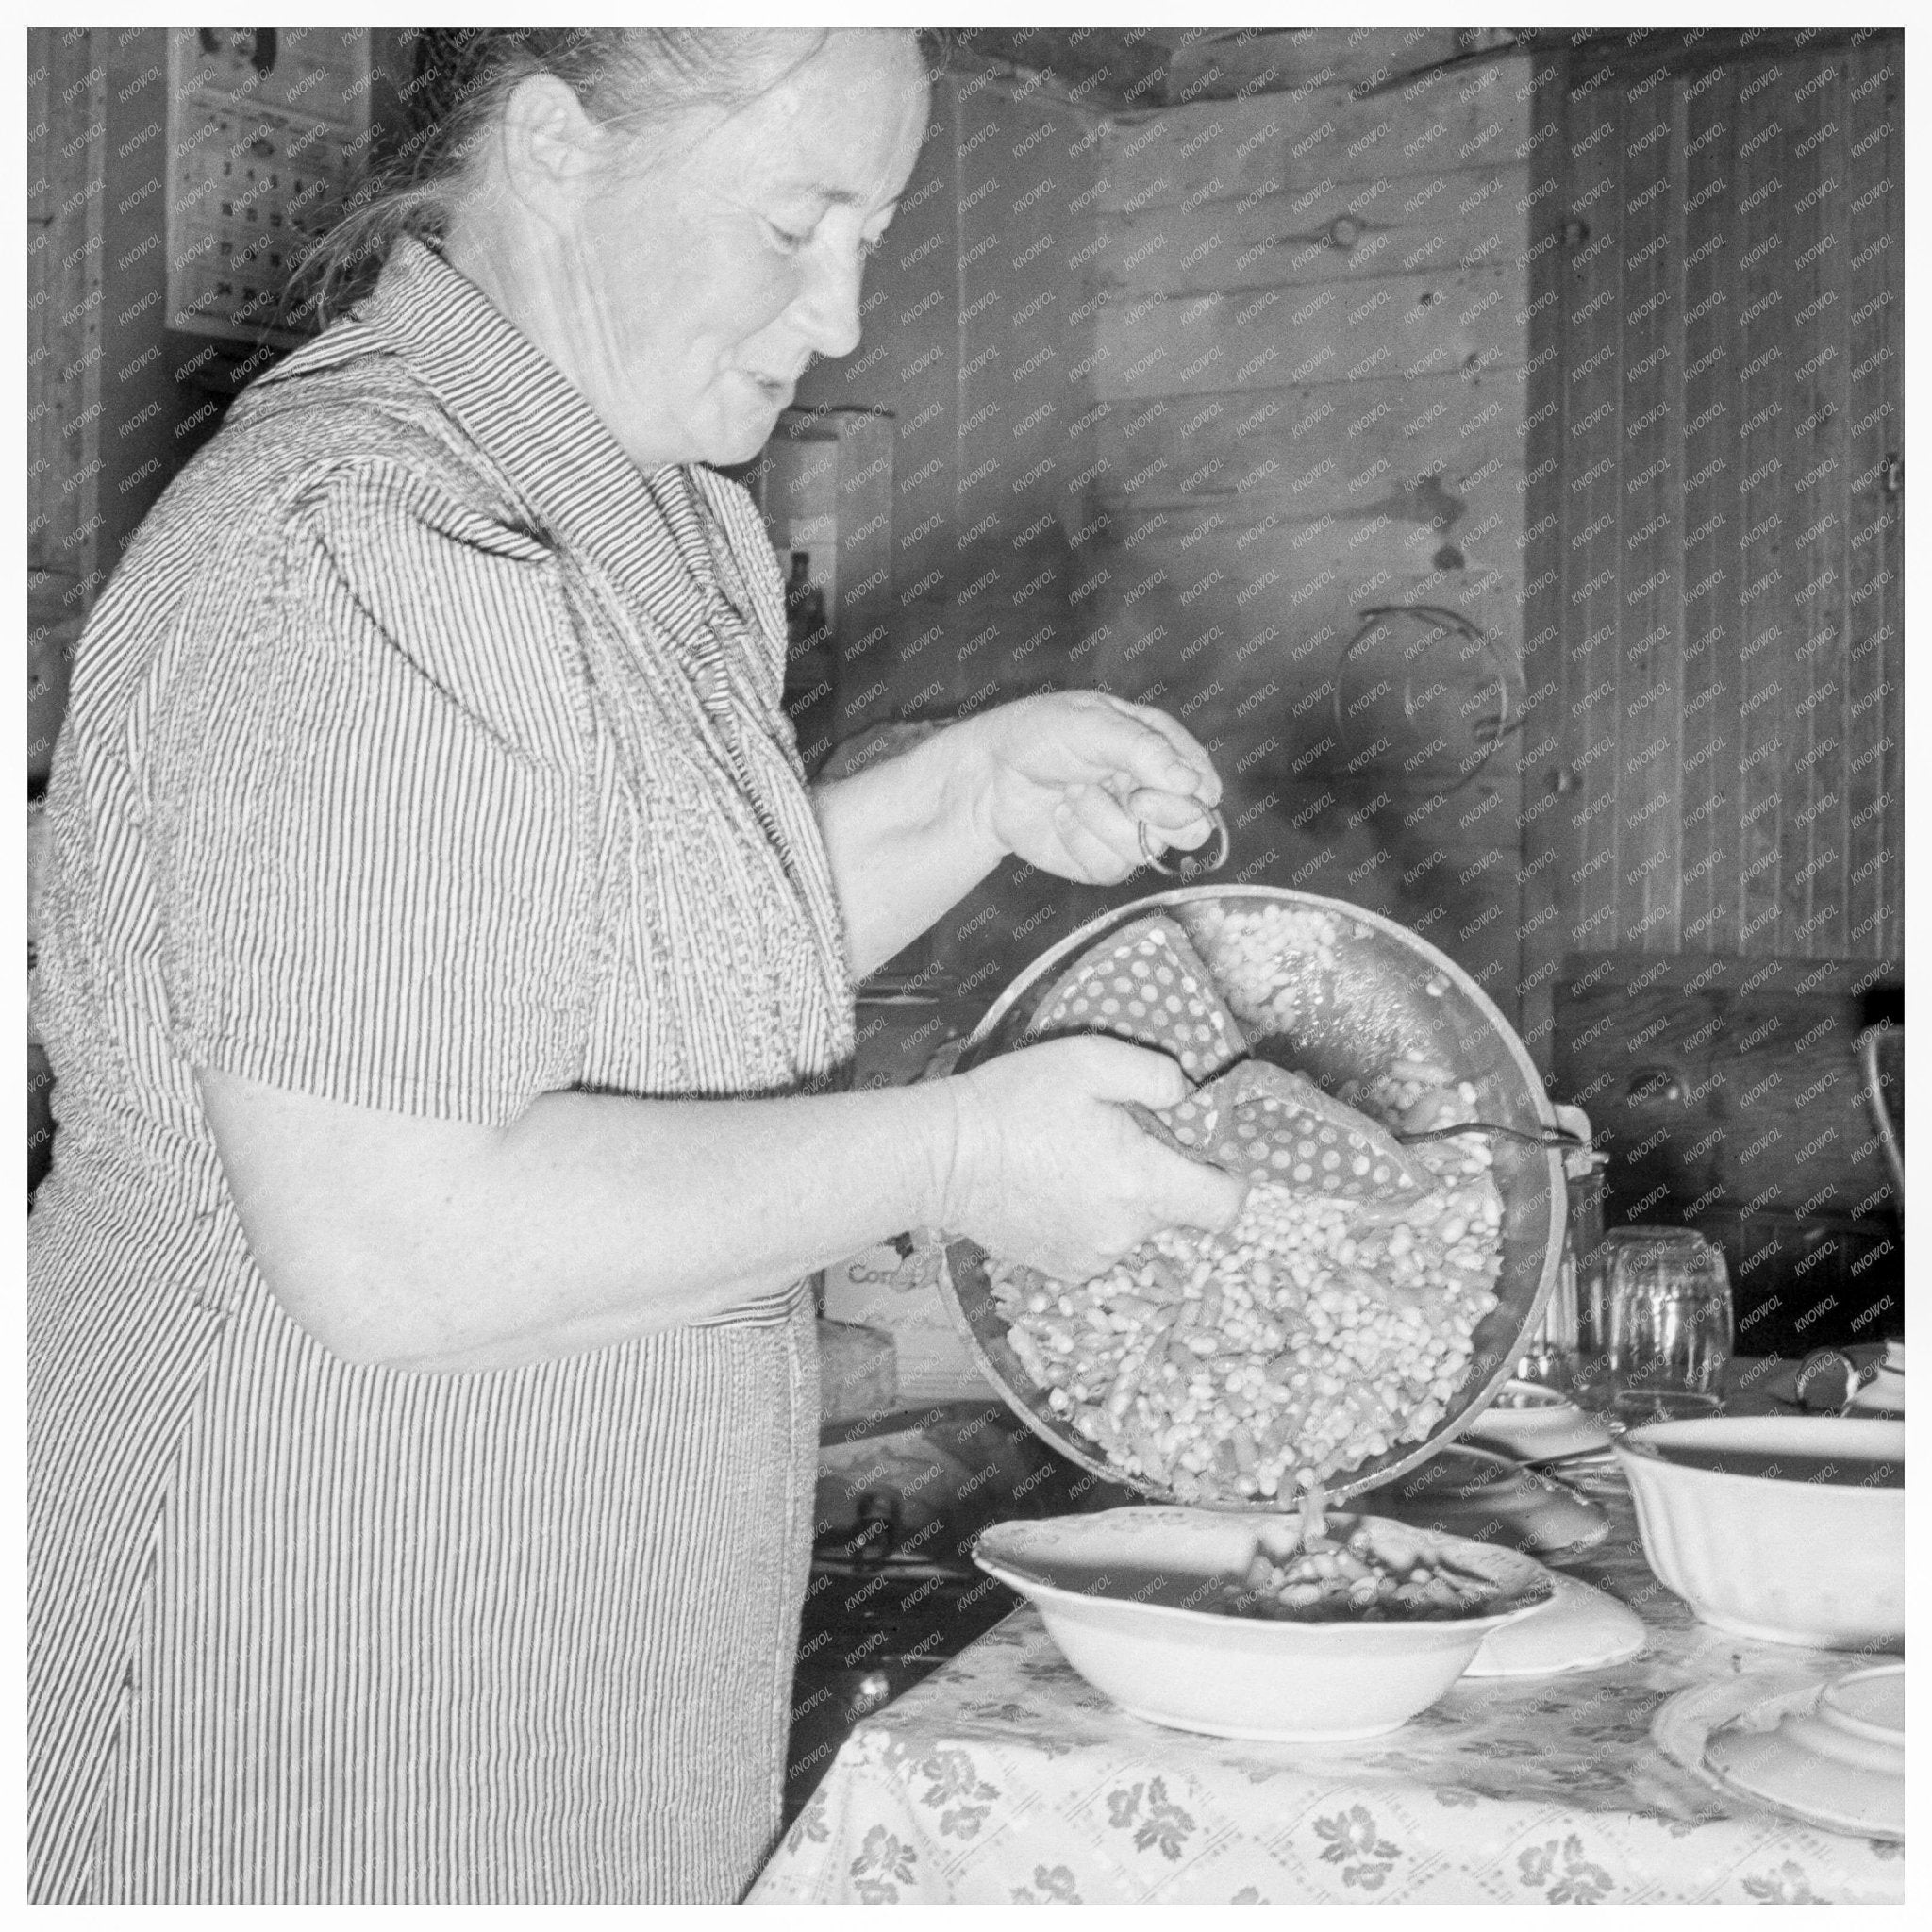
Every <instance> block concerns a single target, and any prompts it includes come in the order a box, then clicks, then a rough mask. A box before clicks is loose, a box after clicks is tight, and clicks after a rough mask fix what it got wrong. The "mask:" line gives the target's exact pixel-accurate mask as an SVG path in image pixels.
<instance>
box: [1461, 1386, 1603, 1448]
mask: <svg viewBox="0 0 1932 1932" xmlns="http://www.w3.org/2000/svg"><path fill="white" fill-rule="evenodd" d="M1506 1402H1519V1403H1521V1404H1522V1405H1523V1406H1522V1407H1504V1406H1503V1405H1504V1403H1506ZM1461 1440H1462V1441H1467V1442H1479V1443H1481V1444H1482V1445H1483V1446H1484V1447H1485V1448H1490V1449H1500V1450H1501V1451H1502V1452H1503V1453H1504V1454H1505V1455H1506V1456H1513V1457H1515V1458H1516V1459H1517V1461H1519V1462H1546V1461H1548V1460H1550V1458H1551V1457H1557V1456H1588V1455H1590V1454H1591V1452H1592V1451H1594V1450H1603V1451H1604V1452H1606V1453H1607V1452H1608V1450H1609V1446H1610V1432H1609V1431H1608V1430H1607V1428H1605V1427H1604V1426H1603V1424H1601V1423H1599V1422H1597V1421H1596V1420H1594V1418H1592V1417H1591V1416H1589V1415H1587V1414H1586V1413H1585V1412H1584V1411H1583V1410H1582V1409H1581V1408H1579V1407H1577V1406H1576V1404H1575V1403H1574V1402H1572V1401H1571V1400H1570V1399H1569V1397H1568V1396H1565V1395H1559V1394H1557V1391H1555V1390H1553V1389H1544V1388H1542V1387H1541V1386H1540V1385H1539V1384H1537V1383H1535V1382H1506V1383H1505V1384H1504V1385H1503V1392H1502V1394H1501V1395H1500V1396H1498V1398H1497V1400H1496V1402H1495V1404H1494V1405H1492V1406H1491V1407H1489V1408H1486V1409H1484V1410H1483V1412H1482V1414H1481V1416H1480V1417H1479V1418H1478V1419H1477V1420H1476V1421H1475V1422H1474V1423H1472V1424H1470V1426H1469V1427H1468V1429H1466V1430H1465V1431H1464V1432H1463V1435H1462V1438H1461Z"/></svg>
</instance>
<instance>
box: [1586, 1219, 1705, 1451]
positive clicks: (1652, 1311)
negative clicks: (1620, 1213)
mask: <svg viewBox="0 0 1932 1932" xmlns="http://www.w3.org/2000/svg"><path fill="white" fill-rule="evenodd" d="M1599 1252H1600V1256H1601V1263H1602V1265H1601V1267H1600V1268H1599V1269H1597V1270H1596V1271H1595V1272H1594V1278H1593V1279H1592V1280H1591V1281H1590V1283H1589V1285H1588V1290H1587V1291H1586V1292H1585V1294H1584V1295H1583V1296H1582V1297H1581V1298H1580V1301H1579V1306H1578V1308H1577V1357H1578V1361H1579V1365H1580V1368H1581V1372H1582V1373H1581V1376H1580V1379H1581V1381H1582V1384H1583V1390H1584V1393H1585V1395H1586V1397H1587V1399H1588V1400H1589V1402H1590V1404H1591V1407H1595V1408H1598V1409H1607V1410H1608V1411H1609V1412H1610V1413H1611V1414H1613V1415H1615V1416H1616V1417H1618V1419H1619V1420H1621V1421H1623V1422H1625V1423H1630V1424H1637V1423H1646V1422H1664V1421H1668V1420H1670V1419H1672V1418H1674V1417H1681V1416H1697V1415H1709V1414H1711V1413H1713V1412H1714V1411H1715V1410H1716V1408H1717V1407H1718V1403H1719V1400H1720V1384H1721V1381H1722V1378H1723V1375H1724V1364H1725V1363H1726V1362H1727V1361H1729V1359H1730V1356H1731V1333H1732V1329H1731V1284H1730V1277H1729V1275H1728V1274H1727V1273H1726V1271H1725V1268H1724V1252H1723V1250H1722V1249H1720V1248H1719V1247H1718V1246H1717V1245H1716V1244H1715V1243H1714V1242H1712V1241H1707V1240H1706V1239H1705V1237H1704V1236H1703V1235H1701V1234H1699V1233H1697V1231H1696V1230H1695V1229H1694V1228H1687V1227H1652V1226H1642V1225H1639V1226H1636V1227H1620V1228H1613V1229H1611V1230H1610V1232H1609V1233H1607V1235H1605V1237H1604V1239H1603V1245H1602V1248H1601V1250H1600V1251H1599ZM1582 1286H1583V1284H1582V1283H1579V1287H1582Z"/></svg>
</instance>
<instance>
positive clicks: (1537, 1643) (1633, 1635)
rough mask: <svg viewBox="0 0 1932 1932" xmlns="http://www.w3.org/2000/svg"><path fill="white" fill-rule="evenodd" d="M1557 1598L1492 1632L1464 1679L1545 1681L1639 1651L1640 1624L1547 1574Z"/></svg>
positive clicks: (1571, 1581) (1591, 1592)
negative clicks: (1521, 1678)
mask: <svg viewBox="0 0 1932 1932" xmlns="http://www.w3.org/2000/svg"><path fill="white" fill-rule="evenodd" d="M1550 1575H1551V1580H1552V1581H1553V1582H1554V1583H1555V1584H1556V1586H1557V1593H1556V1595H1555V1596H1553V1597H1552V1598H1551V1599H1550V1600H1549V1602H1548V1603H1546V1604H1544V1605H1543V1607H1541V1609H1536V1610H1531V1611H1530V1612H1529V1614H1528V1615H1527V1616H1524V1617H1519V1618H1517V1620H1516V1621H1515V1622H1514V1623H1513V1624H1504V1625H1503V1626H1502V1628H1501V1629H1498V1630H1491V1632H1490V1634H1489V1635H1488V1636H1487V1637H1485V1638H1484V1639H1483V1647H1482V1648H1481V1649H1480V1650H1479V1651H1477V1652H1476V1654H1475V1657H1474V1661H1473V1662H1472V1663H1471V1664H1470V1666H1469V1668H1468V1669H1467V1670H1466V1671H1464V1672H1463V1675H1464V1676H1465V1677H1547V1676H1554V1675H1556V1674H1557V1673H1558V1672H1559V1671H1593V1670H1598V1669H1601V1668H1602V1667H1603V1666H1604V1665H1606V1664H1620V1663H1623V1662H1624V1660H1625V1659H1626V1658H1628V1657H1635V1656H1637V1654H1638V1653H1639V1652H1640V1651H1641V1650H1642V1648H1643V1646H1644V1644H1645V1643H1646V1641H1648V1639H1647V1638H1646V1637H1645V1635H1644V1629H1643V1619H1642V1618H1641V1617H1640V1616H1639V1615H1638V1614H1637V1612H1636V1611H1635V1610H1633V1609H1631V1608H1630V1607H1628V1606H1627V1605H1624V1604H1620V1603H1619V1602H1618V1601H1617V1600H1616V1598H1615V1597H1613V1596H1610V1595H1609V1594H1607V1592H1606V1591H1601V1590H1598V1589H1597V1588H1596V1587H1595V1586H1594V1585H1593V1584H1589V1583H1581V1582H1579V1581H1578V1580H1577V1579H1576V1578H1575V1577H1574V1576H1563V1575H1559V1574H1557V1573H1556V1572H1555V1571H1552V1572H1551V1573H1550Z"/></svg>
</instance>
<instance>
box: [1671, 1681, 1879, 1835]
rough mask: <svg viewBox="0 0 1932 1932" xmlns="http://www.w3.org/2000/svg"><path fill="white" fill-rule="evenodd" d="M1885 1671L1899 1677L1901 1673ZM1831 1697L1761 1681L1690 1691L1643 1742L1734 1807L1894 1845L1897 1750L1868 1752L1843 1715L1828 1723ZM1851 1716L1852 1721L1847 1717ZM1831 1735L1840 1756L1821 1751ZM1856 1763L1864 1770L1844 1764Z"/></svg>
mask: <svg viewBox="0 0 1932 1932" xmlns="http://www.w3.org/2000/svg"><path fill="white" fill-rule="evenodd" d="M1891 1668H1892V1669H1893V1670H1895V1671H1896V1672H1897V1673H1898V1674H1900V1675H1901V1677H1902V1674H1903V1672H1904V1666H1903V1665H1898V1666H1894V1667H1891ZM1887 1674H1889V1673H1888V1672H1887V1671H1885V1670H1883V1669H1881V1670H1879V1671H1874V1672H1864V1671H1860V1672H1855V1673H1853V1674H1852V1676H1853V1677H1857V1678H1860V1679H1864V1678H1874V1677H1882V1676H1884V1675H1887ZM1846 1681H1847V1682H1849V1680H1846ZM1831 1688H1832V1687H1831V1686H1830V1685H1829V1684H1821V1683H1820V1682H1819V1681H1818V1680H1817V1679H1816V1678H1807V1679H1804V1680H1802V1681H1795V1682H1794V1681H1792V1680H1791V1679H1790V1678H1789V1677H1775V1676H1772V1675H1769V1674H1753V1675H1748V1676H1739V1677H1730V1678H1726V1679H1725V1680H1724V1682H1722V1683H1718V1684H1700V1685H1696V1686H1694V1687H1693V1688H1691V1690H1689V1691H1679V1692H1678V1693H1677V1695H1676V1696H1674V1697H1673V1698H1672V1699H1671V1700H1670V1702H1669V1703H1667V1704H1666V1705H1665V1706H1664V1707H1662V1709H1660V1710H1659V1711H1658V1712H1657V1716H1656V1717H1655V1718H1654V1719H1653V1720H1652V1722H1651V1736H1652V1738H1653V1739H1654V1740H1656V1742H1657V1746H1658V1747H1659V1749H1661V1750H1662V1751H1663V1752H1664V1754H1665V1755H1666V1756H1667V1757H1670V1758H1672V1759H1673V1760H1674V1761H1675V1762H1676V1763H1678V1764H1680V1765H1682V1766H1683V1767H1684V1769H1685V1770H1687V1771H1690V1772H1692V1773H1694V1774H1696V1775H1697V1776H1698V1777H1700V1778H1702V1779H1703V1780H1704V1782H1705V1783H1706V1784H1707V1785H1709V1786H1710V1787H1711V1788H1712V1789H1713V1790H1717V1791H1720V1792H1722V1793H1723V1794H1724V1796H1725V1797H1727V1798H1729V1799H1731V1800H1732V1801H1733V1802H1734V1803H1737V1804H1740V1805H1746V1806H1750V1807H1754V1808H1756V1809H1757V1810H1763V1811H1774V1812H1776V1813H1778V1814H1779V1815H1780V1816H1781V1817H1786V1818H1792V1819H1796V1820H1797V1821H1798V1822H1799V1823H1800V1824H1813V1825H1819V1826H1822V1827H1823V1828H1824V1830H1827V1831H1841V1832H1848V1833H1850V1834H1852V1835H1853V1836H1855V1837H1857V1838H1873V1839H1883V1840H1889V1841H1892V1842H1902V1841H1903V1840H1904V1838H1905V1780H1904V1777H1903V1774H1902V1772H1901V1773H1893V1772H1888V1771H1887V1770H1886V1769H1885V1768H1884V1761H1885V1759H1886V1758H1888V1757H1891V1758H1893V1759H1894V1760H1895V1761H1896V1762H1898V1763H1900V1764H1901V1765H1902V1761H1903V1751H1902V1748H1900V1749H1898V1750H1897V1751H1895V1752H1891V1751H1888V1750H1886V1749H1885V1748H1884V1747H1883V1746H1882V1744H1880V1745H1878V1747H1877V1748H1874V1740H1870V1739H1865V1740H1860V1739H1858V1738H1857V1734H1856V1730H1855V1729H1853V1728H1852V1727H1847V1726H1845V1725H1844V1724H1843V1715H1844V1713H1840V1714H1839V1715H1838V1721H1837V1723H1835V1724H1834V1723H1833V1722H1831V1718H1832V1714H1831V1713H1830V1712H1829V1711H1828V1710H1822V1709H1821V1706H1820V1699H1821V1695H1822V1694H1823V1693H1824V1692H1825V1691H1827V1690H1829V1689H1831ZM1851 1714H1852V1715H1853V1716H1854V1718H1855V1720H1856V1717H1857V1713H1856V1711H1854V1712H1852V1713H1851ZM1821 1719H1824V1722H1823V1723H1821V1722H1820V1720H1821ZM1834 1730H1835V1731H1836V1732H1837V1733H1838V1735H1839V1737H1840V1738H1841V1739H1844V1740H1845V1743H1844V1744H1843V1745H1841V1746H1840V1747H1839V1749H1840V1750H1841V1751H1843V1752H1844V1754H1845V1755H1842V1756H1841V1755H1838V1754H1837V1752H1835V1751H1834V1750H1833V1749H1832V1748H1831V1747H1830V1746H1829V1745H1825V1747H1824V1748H1821V1745H1822V1744H1824V1736H1828V1735H1829V1734H1830V1733H1831V1732H1832V1731H1834ZM1821 1733H1823V1734H1824V1736H1821ZM1899 1736H1900V1738H1901V1740H1902V1738H1903V1733H1900V1734H1899ZM1861 1743H1862V1744H1863V1745H1864V1747H1865V1748H1864V1749H1863V1750H1862V1751H1860V1749H1859V1748H1858V1746H1859V1745H1860V1744H1861ZM1861 1756H1862V1757H1864V1759H1865V1762H1863V1763H1858V1762H1855V1761H1852V1760H1854V1759H1856V1758H1857V1757H1861Z"/></svg>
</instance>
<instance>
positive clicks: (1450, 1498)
mask: <svg viewBox="0 0 1932 1932" xmlns="http://www.w3.org/2000/svg"><path fill="white" fill-rule="evenodd" d="M1362 1500H1363V1502H1364V1503H1367V1504H1370V1505H1372V1506H1373V1507H1375V1508H1378V1509H1380V1510H1382V1511H1383V1512H1384V1513H1385V1514H1387V1515H1389V1516H1393V1517H1397V1518H1400V1519H1401V1520H1402V1521H1404V1522H1407V1523H1413V1524H1420V1525H1424V1526H1426V1527H1428V1528H1431V1529H1441V1530H1447V1531H1449V1532H1451V1533H1453V1534H1455V1535H1457V1536H1466V1537H1472V1538H1474V1539H1475V1540H1476V1541H1481V1542H1497V1543H1502V1544H1504V1545H1505V1546H1506V1547H1508V1548H1511V1549H1519V1550H1521V1551H1523V1553H1524V1555H1525V1556H1530V1557H1551V1558H1553V1559H1561V1558H1565V1557H1574V1556H1579V1555H1581V1553H1582V1552H1583V1551H1585V1550H1591V1549H1594V1548H1595V1547H1596V1545H1597V1544H1598V1543H1600V1542H1602V1541H1603V1540H1604V1539H1605V1538H1606V1537H1607V1536H1608V1535H1609V1533H1610V1519H1609V1517H1608V1516H1607V1514H1606V1513H1605V1512H1604V1510H1603V1509H1602V1507H1599V1506H1598V1505H1597V1504H1595V1503H1592V1502H1591V1500H1590V1499H1589V1498H1588V1497H1587V1496H1582V1495H1579V1494H1578V1493H1577V1492H1576V1491H1574V1490H1573V1489H1571V1488H1569V1487H1568V1486H1567V1485H1566V1484H1564V1483H1560V1482H1557V1481H1556V1480H1555V1479H1554V1478H1553V1477H1551V1476H1547V1475H1544V1474H1542V1472H1541V1470H1535V1469H1527V1468H1525V1467H1524V1466H1523V1465H1522V1464H1521V1463H1518V1462H1513V1461H1511V1460H1510V1459H1509V1458H1508V1457H1505V1456H1502V1455H1500V1454H1499V1453H1498V1452H1497V1451H1495V1450H1493V1449H1482V1448H1478V1447H1476V1446H1475V1445H1474V1444H1473V1443H1467V1442H1452V1443H1451V1444H1450V1445H1449V1446H1448V1447H1447V1448H1446V1449H1443V1450H1441V1452H1440V1453H1439V1454H1437V1455H1436V1456H1434V1457H1430V1459H1429V1460H1428V1461H1427V1462H1425V1463H1424V1464H1423V1465H1422V1466H1421V1467H1420V1468H1419V1469H1412V1470H1410V1471H1409V1473H1408V1474H1407V1475H1405V1476H1400V1477H1398V1478H1397V1479H1396V1480H1395V1481H1394V1482H1393V1483H1391V1484H1389V1485H1388V1486H1387V1487H1386V1488H1383V1489H1379V1490H1372V1491H1369V1493H1368V1494H1367V1495H1366V1496H1365V1497H1363V1499H1362Z"/></svg>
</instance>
